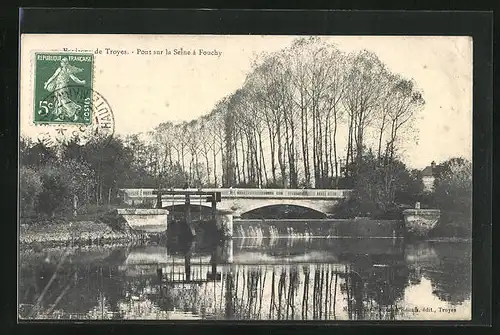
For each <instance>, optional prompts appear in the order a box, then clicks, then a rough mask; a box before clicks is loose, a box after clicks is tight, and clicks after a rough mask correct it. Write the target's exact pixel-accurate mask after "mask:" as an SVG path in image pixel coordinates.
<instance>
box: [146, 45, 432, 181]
mask: <svg viewBox="0 0 500 335" xmlns="http://www.w3.org/2000/svg"><path fill="white" fill-rule="evenodd" d="M423 105H424V100H423V98H422V94H421V92H420V91H419V90H418V89H417V87H416V85H415V83H414V82H413V81H412V80H408V79H405V78H403V77H402V76H400V75H398V74H394V73H392V72H391V71H390V70H389V69H387V68H386V66H385V65H384V64H383V63H382V62H381V61H380V60H379V59H378V57H377V56H376V55H375V54H373V53H371V52H368V51H361V52H357V53H352V54H344V53H343V52H341V51H340V50H338V49H337V48H336V47H335V45H332V44H325V43H323V42H322V41H321V40H320V39H318V38H300V39H297V40H296V41H295V42H294V43H293V45H292V46H291V47H290V48H287V49H284V50H282V51H280V52H276V53H272V54H262V55H260V56H258V57H257V58H256V60H255V62H254V66H253V69H252V71H251V72H250V73H249V74H248V76H247V78H246V81H245V82H244V84H243V86H242V87H241V88H240V89H238V90H236V91H235V92H233V93H231V94H230V95H228V96H226V97H224V98H223V99H221V100H220V101H219V102H218V103H217V104H216V106H215V107H214V108H213V110H212V111H211V112H210V113H208V114H207V115H205V116H203V117H201V118H199V119H196V120H193V121H191V122H184V123H180V124H172V123H164V124H161V125H160V126H158V127H157V128H156V129H155V130H154V131H153V132H152V133H151V134H150V136H149V137H150V138H151V142H152V144H153V147H154V148H155V151H156V152H155V156H156V157H155V159H154V161H155V162H156V163H157V166H155V167H152V168H155V169H158V170H166V169H168V167H169V166H173V164H175V163H177V164H179V165H181V166H182V167H183V170H185V171H188V176H189V179H190V181H191V182H192V183H200V184H205V185H219V186H236V185H239V186H253V187H266V186H274V187H283V188H297V187H316V188H328V187H350V186H352V182H351V185H349V180H352V177H353V176H354V175H356V173H357V169H358V167H359V165H360V163H361V160H362V158H363V155H364V153H365V152H366V151H367V150H368V149H372V150H373V152H374V153H375V155H376V157H377V160H378V162H379V165H380V166H381V167H382V168H383V169H385V170H386V172H387V174H388V175H390V174H391V170H392V168H393V163H394V162H395V161H396V158H398V154H399V153H400V152H399V149H400V144H401V143H402V142H403V141H402V140H403V139H407V138H403V135H404V134H408V133H409V132H407V131H406V130H408V129H409V128H410V127H411V125H412V121H413V120H414V119H415V116H416V115H417V113H418V111H419V110H420V109H421V108H422V107H423ZM387 180H388V182H387V183H389V180H390V178H387ZM343 182H344V183H343ZM386 186H387V188H390V187H391V186H390V185H389V184H388V185H386Z"/></svg>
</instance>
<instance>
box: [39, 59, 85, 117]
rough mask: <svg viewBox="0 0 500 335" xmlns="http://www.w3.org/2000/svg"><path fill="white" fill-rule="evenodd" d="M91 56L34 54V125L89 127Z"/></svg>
mask: <svg viewBox="0 0 500 335" xmlns="http://www.w3.org/2000/svg"><path fill="white" fill-rule="evenodd" d="M93 69H94V55H92V54H81V53H78V54H77V53H63V52H59V53H57V52H54V53H53V52H50V53H49V52H40V53H36V54H35V76H34V77H35V82H34V99H35V100H34V118H33V119H34V123H35V124H75V125H78V124H80V125H90V124H91V123H92V117H93V116H92V90H93V80H94V78H93Z"/></svg>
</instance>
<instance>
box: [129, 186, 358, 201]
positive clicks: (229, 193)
mask: <svg viewBox="0 0 500 335" xmlns="http://www.w3.org/2000/svg"><path fill="white" fill-rule="evenodd" d="M154 190H155V189H152V188H149V189H148V188H128V189H121V191H122V192H124V193H125V194H126V196H127V197H129V198H155V197H156V195H155V194H154V193H153V191H154ZM188 190H192V191H197V190H198V189H188ZM202 190H203V191H207V192H221V196H222V197H223V198H239V197H251V198H275V197H276V198H297V197H298V198H332V199H339V198H346V197H348V196H349V195H350V194H351V192H352V190H349V189H335V190H332V189H269V188H255V189H250V188H207V189H205V188H204V189H202ZM173 191H186V189H173ZM164 197H167V198H177V197H179V198H184V195H182V194H179V195H175V196H172V195H166V196H164Z"/></svg>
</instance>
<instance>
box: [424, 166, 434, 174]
mask: <svg viewBox="0 0 500 335" xmlns="http://www.w3.org/2000/svg"><path fill="white" fill-rule="evenodd" d="M432 170H433V169H432V166H430V165H429V166H427V167H426V168H425V169H423V170H422V177H433V176H434V173H433V171H432Z"/></svg>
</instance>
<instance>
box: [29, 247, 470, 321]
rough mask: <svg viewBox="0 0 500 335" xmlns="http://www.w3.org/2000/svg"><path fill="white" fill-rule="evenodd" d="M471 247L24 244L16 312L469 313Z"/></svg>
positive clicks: (103, 315)
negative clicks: (41, 248)
mask: <svg viewBox="0 0 500 335" xmlns="http://www.w3.org/2000/svg"><path fill="white" fill-rule="evenodd" d="M470 254H471V246H470V244H468V243H450V242H435V243H420V244H414V245H404V244H403V243H402V242H401V241H394V240H392V239H311V240H305V239H295V240H294V241H292V240H287V239H277V240H269V239H267V240H266V239H262V240H260V241H259V240H257V239H240V240H238V239H235V240H233V241H226V242H225V244H224V245H211V244H205V243H204V242H203V241H195V242H194V243H193V244H190V245H181V244H178V243H169V244H167V245H148V246H135V247H134V246H124V247H115V248H103V247H101V248H100V249H97V248H87V249H83V248H82V249H66V250H63V249H53V250H47V251H45V252H43V253H35V252H28V251H26V252H22V255H21V259H20V260H21V267H20V288H19V289H20V292H19V300H20V301H19V302H20V308H19V316H20V318H22V319H30V318H37V319H40V318H49V319H54V318H58V319H187V318H195V319H254V320H257V319H258V320H319V319H322V320H398V319H402V320H405V319H469V318H470V299H471V294H470V292H471V258H470Z"/></svg>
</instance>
